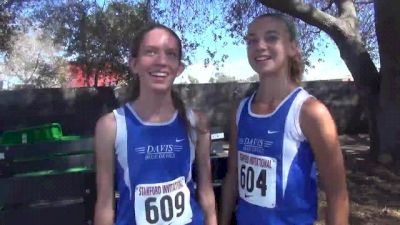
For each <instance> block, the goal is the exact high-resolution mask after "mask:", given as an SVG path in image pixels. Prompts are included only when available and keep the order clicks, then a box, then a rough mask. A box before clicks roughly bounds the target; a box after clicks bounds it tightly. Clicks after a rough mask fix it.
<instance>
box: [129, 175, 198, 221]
mask: <svg viewBox="0 0 400 225" xmlns="http://www.w3.org/2000/svg"><path fill="white" fill-rule="evenodd" d="M192 216H193V213H192V207H191V206H190V192H189V189H188V187H187V186H186V183H185V178H184V177H179V178H177V179H175V180H172V181H168V182H164V183H156V184H139V185H137V186H136V188H135V220H136V224H141V225H142V224H144V225H154V224H156V225H161V224H188V223H190V222H192Z"/></svg>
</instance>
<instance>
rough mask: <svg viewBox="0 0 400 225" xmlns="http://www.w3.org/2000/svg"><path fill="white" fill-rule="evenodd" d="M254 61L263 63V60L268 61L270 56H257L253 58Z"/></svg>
mask: <svg viewBox="0 0 400 225" xmlns="http://www.w3.org/2000/svg"><path fill="white" fill-rule="evenodd" d="M255 59H256V61H264V60H268V59H271V56H259V57H256V58H255Z"/></svg>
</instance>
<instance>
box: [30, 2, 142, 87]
mask: <svg viewBox="0 0 400 225" xmlns="http://www.w3.org/2000/svg"><path fill="white" fill-rule="evenodd" d="M36 15H37V18H38V20H39V22H40V27H41V28H43V29H45V30H46V31H47V32H48V34H49V35H51V36H52V38H53V40H54V42H55V43H57V44H61V45H63V46H64V48H65V49H64V50H65V55H66V57H68V58H69V59H71V60H73V61H75V62H76V63H78V64H80V65H84V68H86V71H85V75H86V76H87V78H89V76H97V74H98V73H100V72H108V73H112V72H115V73H117V74H120V75H123V76H126V75H127V74H128V67H127V62H128V59H129V48H130V45H131V41H132V39H133V36H134V34H135V32H136V31H137V30H138V29H139V28H140V27H141V26H142V25H143V24H144V23H145V21H144V18H146V8H145V5H143V4H136V5H133V4H130V3H125V2H122V1H120V2H118V1H113V2H111V3H110V4H107V5H103V6H100V5H99V4H98V3H97V2H95V1H94V2H93V1H66V2H59V1H56V0H47V1H46V2H45V3H44V4H42V5H41V6H40V7H39V8H37V14H36ZM95 80H97V77H95ZM95 86H96V83H95Z"/></svg>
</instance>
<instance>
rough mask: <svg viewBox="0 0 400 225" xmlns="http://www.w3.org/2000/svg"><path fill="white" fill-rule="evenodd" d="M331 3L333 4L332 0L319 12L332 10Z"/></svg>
mask: <svg viewBox="0 0 400 225" xmlns="http://www.w3.org/2000/svg"><path fill="white" fill-rule="evenodd" d="M333 2H334V1H333V0H329V3H328V5H327V6H326V7H324V8H322V9H321V10H322V11H324V12H325V11H327V10H328V9H330V8H332V5H333Z"/></svg>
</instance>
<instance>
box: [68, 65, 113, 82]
mask: <svg viewBox="0 0 400 225" xmlns="http://www.w3.org/2000/svg"><path fill="white" fill-rule="evenodd" d="M69 72H70V77H69V78H68V80H69V81H68V84H67V87H70V88H74V87H93V86H94V76H95V71H93V72H92V73H91V74H90V75H89V79H88V82H87V83H86V82H85V68H84V65H80V64H77V63H70V64H69ZM120 77H121V76H120V75H119V74H118V73H116V72H111V71H110V70H107V69H106V70H104V71H100V72H99V73H98V79H97V87H101V86H116V85H117V83H118V81H119V79H120Z"/></svg>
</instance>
